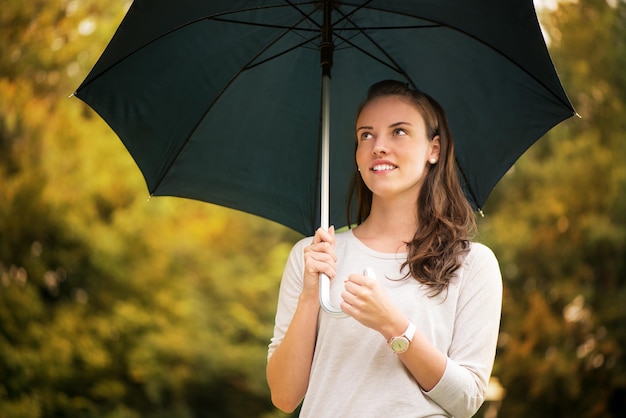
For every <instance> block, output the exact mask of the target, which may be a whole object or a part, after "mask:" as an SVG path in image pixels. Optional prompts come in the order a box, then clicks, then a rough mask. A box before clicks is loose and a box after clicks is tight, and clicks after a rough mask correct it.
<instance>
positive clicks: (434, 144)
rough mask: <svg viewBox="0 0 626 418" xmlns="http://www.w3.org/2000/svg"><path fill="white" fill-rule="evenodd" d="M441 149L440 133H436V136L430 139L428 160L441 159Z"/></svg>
mask: <svg viewBox="0 0 626 418" xmlns="http://www.w3.org/2000/svg"><path fill="white" fill-rule="evenodd" d="M440 150H441V143H440V142H439V135H435V137H434V138H433V139H432V141H430V150H429V154H428V160H429V161H430V160H433V159H434V160H435V161H439V151H440Z"/></svg>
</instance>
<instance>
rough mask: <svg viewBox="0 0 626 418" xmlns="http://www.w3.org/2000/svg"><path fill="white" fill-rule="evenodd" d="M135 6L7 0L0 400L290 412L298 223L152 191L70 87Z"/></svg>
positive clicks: (1, 110)
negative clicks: (284, 403)
mask: <svg viewBox="0 0 626 418" xmlns="http://www.w3.org/2000/svg"><path fill="white" fill-rule="evenodd" d="M123 6H124V3H123V2H117V3H116V4H111V3H109V2H104V1H100V0H91V1H87V2H77V1H53V2H41V1H35V2H18V1H13V0H11V1H9V2H5V3H3V13H2V15H1V16H0V18H1V19H2V21H1V23H2V27H3V37H2V38H1V39H0V48H1V49H2V51H3V52H5V51H6V53H3V54H1V57H0V178H1V179H2V181H1V182H0V202H1V204H0V376H1V378H0V417H5V416H6V417H29V418H33V417H35V418H36V417H52V416H72V417H74V416H81V417H90V416H93V417H111V418H113V417H116V418H117V417H119V418H121V417H131V418H135V417H196V416H202V417H211V416H215V417H229V416H230V417H240V416H263V415H265V416H267V417H270V416H278V415H272V414H273V408H272V406H271V404H270V402H269V395H268V391H267V386H266V384H265V361H266V360H265V357H266V347H267V344H268V340H269V337H270V336H271V333H272V325H273V315H274V310H275V304H276V296H277V290H278V281H279V280H280V275H281V273H282V268H283V263H284V260H285V258H286V254H287V251H288V250H289V248H290V247H291V244H292V243H293V241H294V240H295V239H296V238H298V237H297V235H296V234H294V233H292V232H290V231H287V230H285V228H282V227H279V226H277V225H274V224H271V223H269V222H267V221H262V220H260V219H257V218H254V217H251V216H248V215H243V214H241V213H237V212H234V211H230V210H226V209H222V208H217V207H214V206H211V205H207V204H203V203H199V202H192V201H185V200H181V199H167V198H157V199H151V200H150V201H147V192H146V187H145V184H144V183H143V179H142V177H141V175H140V173H139V171H138V169H137V168H136V166H135V165H134V163H133V161H132V159H131V158H130V157H129V156H128V154H127V153H126V151H125V150H124V148H123V146H122V144H121V143H120V141H119V140H118V139H117V138H116V137H115V135H114V134H113V133H112V132H111V131H110V129H109V128H108V127H106V125H105V124H104V123H103V122H102V121H101V120H100V119H99V118H98V117H97V116H95V115H94V114H93V113H92V112H91V111H89V110H88V108H87V107H86V106H85V105H84V104H82V103H81V102H79V101H78V100H76V99H72V98H68V95H69V94H68V93H71V91H72V89H74V88H75V87H76V86H77V85H78V84H79V82H80V79H81V78H82V77H84V75H85V74H86V73H87V71H88V70H89V66H91V65H92V64H93V63H94V62H95V60H96V59H97V56H98V54H99V53H100V52H101V51H102V50H103V48H104V46H105V44H106V42H107V41H108V38H109V37H110V36H111V34H112V33H113V31H114V29H115V27H116V26H117V24H118V23H119V21H120V19H121V17H122V15H123V12H124V7H123ZM94 25H95V26H94ZM5 28H6V31H5ZM251 237H253V238H251Z"/></svg>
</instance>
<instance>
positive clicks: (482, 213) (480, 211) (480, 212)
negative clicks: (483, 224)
mask: <svg viewBox="0 0 626 418" xmlns="http://www.w3.org/2000/svg"><path fill="white" fill-rule="evenodd" d="M478 214H479V215H480V217H481V218H484V217H485V212H483V210H482V209H481V208H478Z"/></svg>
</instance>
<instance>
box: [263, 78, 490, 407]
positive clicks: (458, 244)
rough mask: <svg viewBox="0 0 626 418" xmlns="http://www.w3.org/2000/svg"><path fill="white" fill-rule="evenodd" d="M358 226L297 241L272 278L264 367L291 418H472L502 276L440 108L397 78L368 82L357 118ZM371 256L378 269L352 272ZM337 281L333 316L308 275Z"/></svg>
mask: <svg viewBox="0 0 626 418" xmlns="http://www.w3.org/2000/svg"><path fill="white" fill-rule="evenodd" d="M356 139H357V143H356V164H357V170H358V172H357V175H356V180H355V182H354V188H355V189H356V194H357V201H358V208H357V217H358V219H357V224H358V226H357V227H355V228H353V229H351V230H349V231H347V232H344V233H338V234H337V235H335V233H334V229H333V228H332V227H331V228H330V229H329V230H322V229H320V230H318V231H317V232H316V233H315V236H314V237H312V238H307V239H304V240H302V241H300V242H299V243H298V244H296V245H295V246H294V248H293V250H292V252H291V254H290V256H289V259H288V262H287V266H286V268H285V272H284V275H283V280H282V282H281V289H280V294H279V302H278V309H277V315H276V326H275V331H274V337H273V338H272V341H271V343H270V346H269V353H268V365H267V378H268V383H269V386H270V390H271V393H272V401H273V402H274V404H275V405H276V406H277V407H278V408H279V409H282V410H284V411H288V412H290V411H293V410H295V408H296V407H297V406H298V405H299V404H300V402H301V401H302V399H304V402H303V404H302V409H301V416H303V417H334V418H335V417H341V418H346V417H359V418H363V417H383V416H395V417H450V416H454V417H457V418H460V417H469V416H472V415H473V414H474V413H475V412H476V411H477V410H478V408H479V407H480V405H481V404H482V402H483V400H484V394H485V390H486V387H487V382H488V380H489V375H490V373H491V369H492V366H493V361H494V356H495V349H496V342H497V338H498V329H499V324H500V310H501V303H502V282H501V276H500V270H499V267H498V263H497V260H496V258H495V257H494V255H493V253H492V252H491V251H490V250H489V249H488V248H487V247H485V246H484V245H481V244H478V243H472V242H471V241H470V239H471V234H472V232H473V231H474V229H475V219H474V214H473V212H472V209H471V207H470V206H469V204H468V202H467V200H466V199H465V197H464V195H463V191H462V189H461V187H460V185H459V181H458V178H457V172H456V167H455V160H454V148H453V142H452V137H451V135H450V130H449V128H448V124H447V121H446V117H445V114H444V112H443V109H442V108H441V106H440V105H439V104H438V103H437V102H436V101H435V100H433V99H432V98H431V97H429V96H428V95H426V94H424V93H423V92H420V91H416V90H413V89H410V88H409V87H408V86H407V85H406V84H404V83H401V82H397V81H383V82H380V83H377V84H375V85H373V86H372V87H371V88H370V90H369V91H368V95H367V98H366V100H365V102H364V104H363V105H362V106H361V108H360V109H359V112H358V116H357V122H356ZM366 267H370V268H371V270H373V271H374V272H375V274H376V276H377V279H376V280H372V279H370V278H368V277H366V276H364V275H363V274H362V272H363V270H364V268H366ZM321 273H324V274H326V275H328V276H329V277H330V278H331V280H332V281H333V283H334V284H335V285H336V284H337V283H338V282H337V281H342V282H344V281H345V284H344V286H345V289H344V291H343V293H342V294H341V296H342V299H343V302H342V303H341V309H342V310H343V312H345V313H346V314H347V315H348V316H349V317H348V318H346V319H337V318H333V317H330V316H329V315H326V314H324V313H323V312H321V311H320V303H319V298H318V276H319V274H321Z"/></svg>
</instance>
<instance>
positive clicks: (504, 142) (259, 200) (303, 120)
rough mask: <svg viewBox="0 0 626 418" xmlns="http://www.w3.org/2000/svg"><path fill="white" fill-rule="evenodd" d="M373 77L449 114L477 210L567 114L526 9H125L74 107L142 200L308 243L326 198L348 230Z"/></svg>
mask: <svg viewBox="0 0 626 418" xmlns="http://www.w3.org/2000/svg"><path fill="white" fill-rule="evenodd" d="M321 63H322V65H320V64H321ZM320 67H322V68H320ZM331 67H332V71H331ZM322 73H323V74H324V77H322ZM331 77H332V83H330V79H331ZM322 79H324V82H322ZM383 79H397V80H404V81H406V82H408V83H410V84H411V85H413V86H415V87H417V88H419V89H421V90H423V91H425V92H426V93H428V94H430V95H431V96H433V97H434V98H435V99H437V100H438V101H439V102H440V103H441V104H442V105H443V107H444V108H445V109H446V111H447V114H448V117H449V121H450V126H451V129H452V133H453V136H454V138H455V143H456V144H455V145H456V158H457V161H458V164H459V167H460V170H461V173H460V175H461V177H462V178H461V181H462V183H463V184H464V187H465V191H466V195H467V197H468V199H469V200H470V201H471V202H472V204H473V205H474V206H475V207H476V208H480V207H481V206H482V205H483V203H484V202H485V200H486V198H487V196H488V195H489V193H490V192H491V190H492V189H493V187H494V186H495V184H496V183H497V182H498V180H499V179H500V178H501V177H502V176H503V175H504V173H505V172H506V171H507V170H508V169H509V168H510V167H511V166H512V165H513V163H514V162H515V161H516V160H517V159H518V158H519V156H520V155H521V154H522V153H523V152H524V151H525V150H526V149H527V148H528V147H529V146H530V145H531V144H532V143H533V142H535V141H536V140H537V139H538V138H540V137H541V136H542V135H543V134H544V133H545V132H546V131H548V130H549V129H550V128H551V127H553V126H554V125H555V124H557V123H559V122H560V121H562V120H564V119H566V118H568V117H570V116H572V115H573V114H574V110H573V108H572V106H571V104H570V102H569V100H568V98H567V96H566V94H565V92H564V90H563V88H562V86H561V83H560V81H559V79H558V77H557V74H556V72H555V70H554V66H553V64H552V62H551V59H550V56H549V54H548V51H547V48H546V45H545V43H544V40H543V37H542V34H541V31H540V28H539V24H538V22H537V18H536V15H535V10H534V7H533V3H532V0H507V1H502V0H491V1H485V0H436V1H433V0H415V1H410V2H408V1H405V0H395V1H392V0H384V1H382V0H381V1H375V0H371V1H357V0H353V1H346V2H343V1H330V0H325V1H295V0H294V1H279V0H245V1H244V0H241V1H236V0H231V1H227V2H226V1H222V0H215V1H206V0H203V1H199V0H178V1H176V2H173V1H171V0H135V1H134V2H133V4H132V6H131V8H130V10H129V11H128V13H127V15H126V17H125V18H124V20H123V22H122V23H121V25H120V27H119V28H118V30H117V32H116V33H115V35H114V37H113V39H112V40H111V42H110V43H109V45H108V47H107V48H106V50H105V51H104V53H103V54H102V56H101V57H100V59H99V60H98V62H97V63H96V65H95V66H94V68H93V70H92V71H91V72H90V73H89V75H88V76H87V78H86V79H85V80H84V82H83V83H82V84H81V86H80V87H79V88H78V89H77V91H76V93H75V95H76V96H77V97H79V98H80V99H82V100H83V101H85V102H86V103H87V104H88V105H90V106H91V107H92V108H93V109H94V110H95V111H96V112H98V113H99V114H100V115H101V116H102V118H103V119H104V120H105V121H106V122H107V123H108V124H109V125H110V126H111V128H112V129H113V130H114V131H115V132H116V133H117V135H118V136H119V137H120V138H121V140H122V141H123V143H124V144H125V146H126V147H127V149H128V151H129V152H130V154H131V155H132V157H133V158H134V159H135V161H136V163H137V165H138V166H139V168H140V169H141V172H142V173H143V175H144V178H145V180H146V183H147V185H148V189H149V192H150V194H151V195H171V196H181V197H187V198H192V199H198V200H203V201H207V202H212V203H215V204H218V205H223V206H227V207H231V208H235V209H239V210H243V211H246V212H250V213H253V214H256V215H260V216H262V217H265V218H269V219H272V220H274V221H277V222H279V223H282V224H284V225H287V226H289V227H291V228H293V229H295V230H297V231H299V232H301V233H303V234H311V233H312V232H313V231H314V230H315V228H316V227H317V226H319V225H320V223H322V224H325V223H326V222H325V221H324V219H322V220H320V216H321V214H320V211H321V212H324V211H325V209H320V196H323V197H324V199H326V197H327V196H328V197H329V199H330V213H329V222H330V223H332V224H334V225H336V226H338V227H339V226H342V225H345V224H346V215H345V203H346V200H347V197H346V196H347V189H348V184H349V179H350V177H351V175H352V173H353V172H354V170H355V164H354V122H355V116H356V114H355V112H356V108H357V106H358V104H359V103H360V102H361V101H362V100H363V99H364V95H365V92H366V89H367V87H369V86H370V85H371V84H373V83H374V82H376V81H380V80H383ZM323 84H324V86H322V85H323ZM324 115H326V116H324ZM323 131H329V134H330V135H329V136H330V138H331V139H330V142H329V143H328V142H327V143H325V144H322V139H323V137H324V138H325V137H327V136H328V135H326V136H325V135H323ZM324 140H325V141H326V139H324ZM322 155H326V156H328V155H330V157H329V161H328V165H329V170H330V187H329V189H330V190H325V189H324V190H322V191H321V192H320V187H321V186H320V181H321V180H322V179H323V178H324V176H323V173H324V172H326V171H327V167H324V168H323V169H322V168H321V165H320V164H321V161H322V160H324V159H323V158H322ZM324 161H325V160H324ZM322 183H323V182H322ZM323 187H326V186H323ZM322 207H323V205H322Z"/></svg>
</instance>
